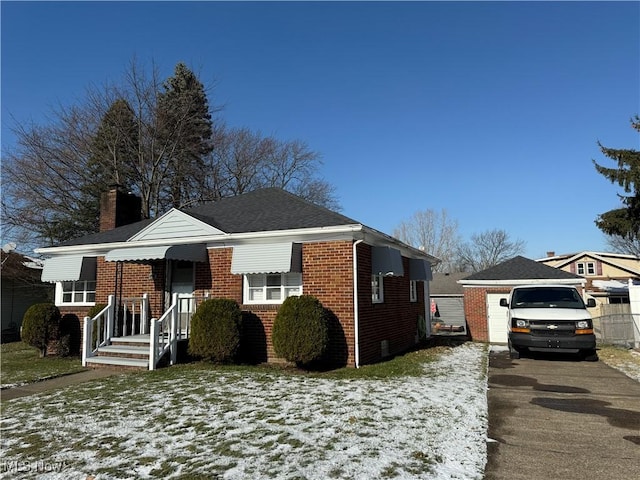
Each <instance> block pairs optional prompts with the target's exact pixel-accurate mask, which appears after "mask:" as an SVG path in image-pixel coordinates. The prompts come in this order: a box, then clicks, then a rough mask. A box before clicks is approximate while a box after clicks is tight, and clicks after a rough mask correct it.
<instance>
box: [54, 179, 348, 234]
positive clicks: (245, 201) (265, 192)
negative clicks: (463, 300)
mask: <svg viewBox="0 0 640 480" xmlns="http://www.w3.org/2000/svg"><path fill="white" fill-rule="evenodd" d="M182 211H183V212H184V213H186V214H188V215H191V216H192V217H194V218H197V219H198V220H200V221H202V222H204V223H207V224H209V225H211V226H213V227H215V228H217V229H219V230H222V231H223V232H225V233H245V232H266V231H271V230H292V229H296V228H314V227H318V228H319V227H330V226H339V225H353V224H359V222H357V221H355V220H353V219H351V218H348V217H345V216H344V215H342V214H340V213H337V212H333V211H331V210H329V209H327V208H325V207H321V206H319V205H316V204H314V203H311V202H308V201H306V200H304V199H302V198H301V197H298V196H297V195H293V194H291V193H289V192H286V191H285V190H282V189H280V188H263V189H259V190H254V191H252V192H249V193H245V194H242V195H237V196H235V197H228V198H222V199H220V200H218V201H215V202H208V203H205V204H203V205H199V206H197V207H192V208H187V209H182ZM153 221H154V219H147V220H142V221H140V222H136V223H132V224H129V225H123V226H122V227H118V228H114V229H113V230H107V231H104V232H100V233H93V234H91V235H85V236H84V237H80V238H75V239H73V240H69V241H67V242H64V243H61V244H60V246H68V245H69V246H70V245H91V244H99V243H113V242H124V241H126V240H128V239H129V238H131V237H132V236H133V235H135V234H136V233H138V232H139V231H140V230H142V229H143V228H145V227H146V226H148V225H149V224H151V223H152V222H153Z"/></svg>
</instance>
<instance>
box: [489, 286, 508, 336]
mask: <svg viewBox="0 0 640 480" xmlns="http://www.w3.org/2000/svg"><path fill="white" fill-rule="evenodd" d="M508 296H509V294H508V293H487V324H488V328H489V342H490V343H507V308H506V307H501V306H500V299H501V298H507V297H508Z"/></svg>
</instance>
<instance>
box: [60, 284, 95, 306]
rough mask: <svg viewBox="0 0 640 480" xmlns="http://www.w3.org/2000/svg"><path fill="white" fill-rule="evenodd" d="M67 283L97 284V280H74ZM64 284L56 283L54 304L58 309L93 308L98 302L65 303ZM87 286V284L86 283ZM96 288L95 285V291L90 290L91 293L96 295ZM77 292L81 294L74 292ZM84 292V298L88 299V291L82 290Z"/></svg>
mask: <svg viewBox="0 0 640 480" xmlns="http://www.w3.org/2000/svg"><path fill="white" fill-rule="evenodd" d="M65 282H73V283H76V282H94V283H96V281H95V280H77V281H73V280H65ZM62 283H63V282H56V289H55V293H54V303H55V305H56V307H93V306H94V305H95V304H96V302H95V300H94V301H93V302H74V301H71V302H64V301H63V300H62V299H63V293H64V292H63V290H62ZM85 286H86V283H85ZM95 288H96V286H95V285H94V289H93V290H88V291H90V292H93V293H94V295H95V292H96V290H95ZM74 291H76V292H80V291H81V290H74ZM82 292H85V293H84V295H83V296H85V297H86V292H87V290H82ZM71 295H72V298H73V293H72V294H71Z"/></svg>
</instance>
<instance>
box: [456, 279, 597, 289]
mask: <svg viewBox="0 0 640 480" xmlns="http://www.w3.org/2000/svg"><path fill="white" fill-rule="evenodd" d="M457 283H459V284H460V285H462V286H463V287H464V288H471V287H479V286H487V287H492V286H510V285H531V284H538V285H549V284H561V285H583V286H584V285H585V284H586V283H587V280H586V279H585V278H562V279H558V278H535V279H524V280H458V281H457Z"/></svg>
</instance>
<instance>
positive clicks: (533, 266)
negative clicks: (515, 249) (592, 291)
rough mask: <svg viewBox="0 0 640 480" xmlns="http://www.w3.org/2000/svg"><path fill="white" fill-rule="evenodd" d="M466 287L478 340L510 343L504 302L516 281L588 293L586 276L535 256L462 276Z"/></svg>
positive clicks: (469, 319)
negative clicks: (562, 287) (541, 261)
mask: <svg viewBox="0 0 640 480" xmlns="http://www.w3.org/2000/svg"><path fill="white" fill-rule="evenodd" d="M458 283H459V284H460V285H462V286H463V288H464V313H465V317H466V319H467V326H468V328H469V335H470V336H471V338H472V339H473V340H475V341H480V342H491V343H500V344H502V343H504V344H506V343H507V309H506V308H504V307H501V306H500V299H501V298H506V297H507V296H508V295H509V292H510V291H511V289H512V288H513V287H515V286H516V285H529V284H556V285H557V284H562V285H571V286H574V287H576V288H577V289H578V291H579V292H581V294H582V295H583V296H584V285H585V283H586V280H585V279H584V278H582V277H580V276H578V275H575V274H573V273H570V272H565V271H563V270H559V269H557V268H553V267H550V266H547V265H544V264H542V263H538V262H536V261H535V260H530V259H528V258H525V257H522V256H517V257H514V258H512V259H510V260H507V261H505V262H502V263H500V264H498V265H495V266H493V267H490V268H488V269H486V270H482V271H480V272H477V273H474V274H472V275H469V276H468V277H466V278H464V279H461V280H458Z"/></svg>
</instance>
